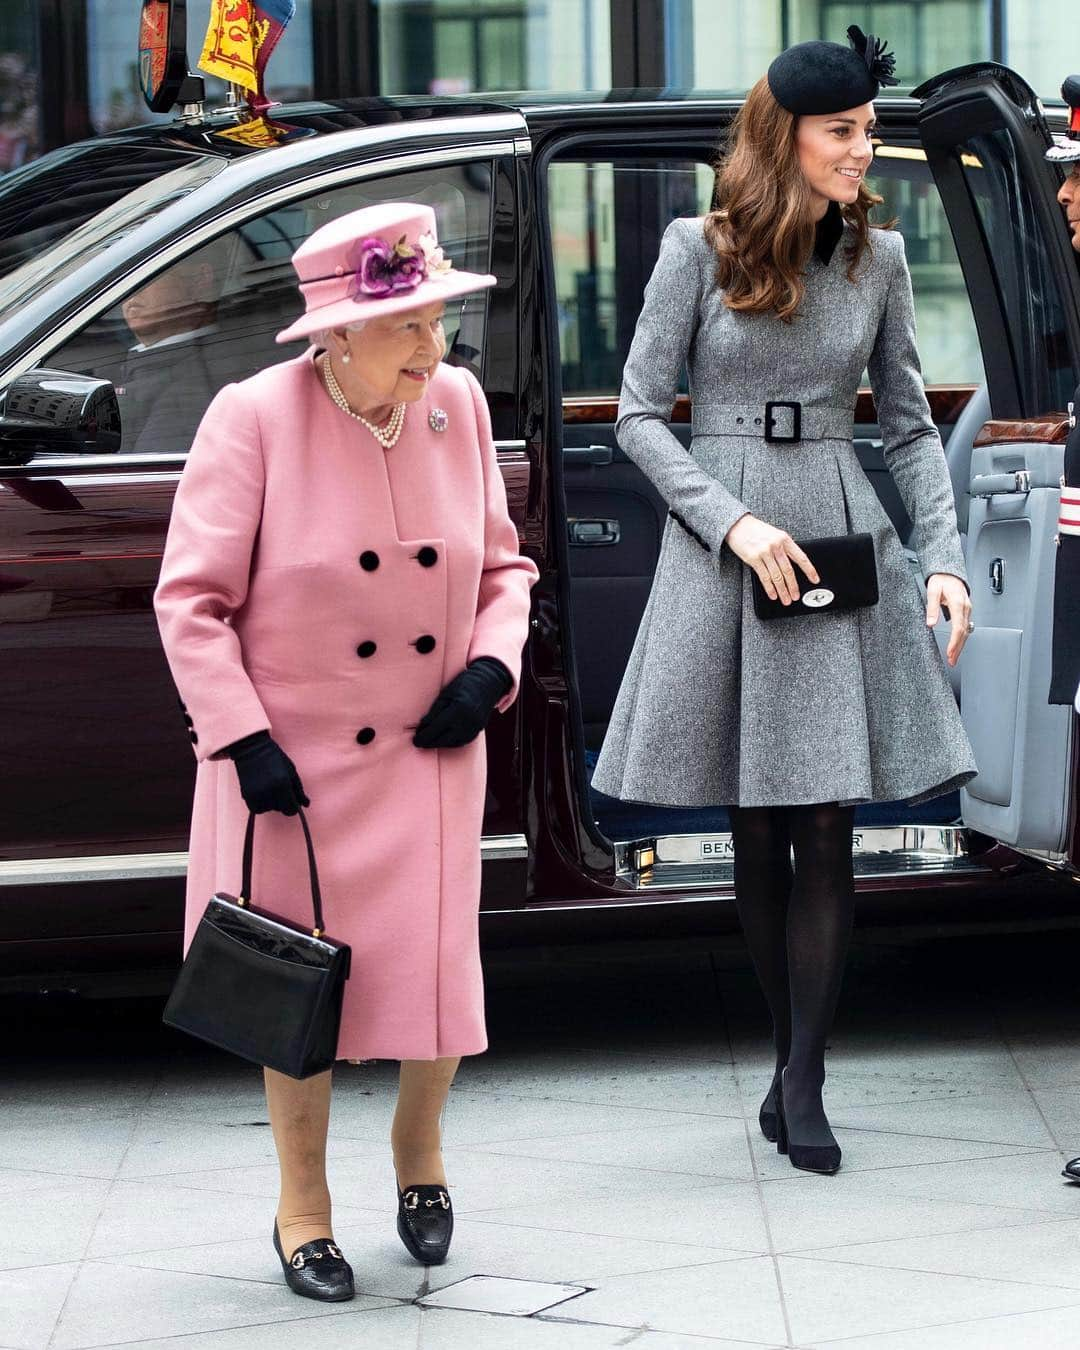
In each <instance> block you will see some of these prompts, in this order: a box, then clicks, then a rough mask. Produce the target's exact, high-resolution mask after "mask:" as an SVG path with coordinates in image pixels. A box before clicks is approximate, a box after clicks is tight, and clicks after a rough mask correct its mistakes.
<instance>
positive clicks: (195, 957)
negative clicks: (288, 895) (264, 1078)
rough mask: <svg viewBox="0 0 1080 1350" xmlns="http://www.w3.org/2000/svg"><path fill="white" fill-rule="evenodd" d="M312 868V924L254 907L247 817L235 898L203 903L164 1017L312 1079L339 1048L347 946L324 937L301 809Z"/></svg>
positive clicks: (251, 821) (214, 1042) (251, 840)
mask: <svg viewBox="0 0 1080 1350" xmlns="http://www.w3.org/2000/svg"><path fill="white" fill-rule="evenodd" d="M299 816H300V824H301V825H302V826H303V829H304V840H305V843H306V845H307V855H308V868H309V870H310V874H311V904H312V910H313V912H314V919H315V923H314V927H313V928H311V929H304V928H298V927H297V926H296V925H295V924H292V923H289V922H288V921H287V920H285V919H279V918H276V917H275V916H274V915H272V914H268V913H266V912H264V911H259V910H254V909H251V908H250V904H251V862H252V850H253V846H254V840H255V815H254V813H252V814H251V815H249V817H248V823H247V830H246V832H245V834H244V861H243V868H242V871H241V883H240V885H241V893H240V895H239V897H236V896H232V895H225V894H222V893H220V892H219V893H218V894H216V895H214V896H213V897H212V898H211V900H210V903H209V904H208V905H207V906H206V913H205V914H204V915H203V916H202V918H201V919H200V920H199V926H198V928H196V930H195V936H194V937H193V938H192V940H191V946H190V947H189V948H188V954H187V959H186V960H185V961H184V964H183V966H182V967H181V970H180V974H179V976H178V977H177V980H176V984H175V986H174V988H173V991H172V994H171V995H170V997H169V1001H168V1003H167V1004H166V1006H165V1012H164V1015H163V1018H162V1020H163V1021H164V1022H165V1023H166V1024H167V1025H168V1026H170V1027H176V1028H177V1029H178V1030H179V1031H186V1032H188V1033H189V1034H190V1035H192V1036H197V1037H198V1038H199V1039H200V1040H203V1041H208V1042H209V1043H210V1044H211V1045H216V1046H218V1047H219V1048H220V1049H222V1050H229V1051H231V1052H232V1053H233V1054H234V1055H239V1056H240V1057H241V1058H242V1059H248V1060H251V1061H253V1062H254V1063H255V1064H262V1065H265V1066H266V1067H267V1068H270V1069H277V1070H278V1071H279V1072H280V1073H285V1074H288V1075H289V1076H290V1077H292V1078H309V1077H310V1076H311V1075H312V1074H315V1073H321V1072H322V1071H323V1070H324V1069H329V1068H330V1067H331V1066H332V1065H333V1063H334V1058H335V1055H336V1052H337V1040H338V1029H339V1027H340V1025H341V1000H342V996H343V994H344V992H345V981H346V980H347V979H348V978H349V966H350V956H351V952H350V948H349V947H348V946H347V945H345V944H344V943H341V942H333V941H331V939H330V938H327V937H324V935H323V913H322V895H321V893H320V891H319V874H318V870H317V869H316V866H315V850H314V848H313V847H312V843H311V832H310V830H309V829H308V823H307V820H306V818H305V816H304V813H303V811H300V812H299Z"/></svg>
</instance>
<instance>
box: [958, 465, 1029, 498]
mask: <svg viewBox="0 0 1080 1350" xmlns="http://www.w3.org/2000/svg"><path fill="white" fill-rule="evenodd" d="M1030 491H1031V473H1030V472H1029V470H1027V469H1016V470H1013V471H1012V472H1010V473H979V474H976V475H975V477H974V478H973V479H972V480H971V495H972V496H973V497H1003V496H1006V495H1009V494H1011V493H1014V492H1019V493H1027V492H1030Z"/></svg>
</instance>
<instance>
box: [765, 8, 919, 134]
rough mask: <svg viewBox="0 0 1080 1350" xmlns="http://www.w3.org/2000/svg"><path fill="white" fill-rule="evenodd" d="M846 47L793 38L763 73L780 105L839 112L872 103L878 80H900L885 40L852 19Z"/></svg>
mask: <svg viewBox="0 0 1080 1350" xmlns="http://www.w3.org/2000/svg"><path fill="white" fill-rule="evenodd" d="M847 32H848V41H849V42H850V44H851V45H850V46H849V47H844V46H842V45H841V44H840V43H839V42H797V43H796V44H795V46H794V47H788V49H787V50H786V51H783V52H781V53H780V55H779V56H778V57H777V58H776V59H775V61H773V63H772V64H771V65H770V66H769V69H768V72H767V76H766V78H767V79H768V81H769V88H770V89H771V90H772V96H773V98H775V99H776V101H777V103H779V104H780V106H781V107H782V108H786V109H787V110H788V112H791V113H796V114H798V115H804V114H811V115H813V114H826V113H834V112H842V111H843V110H844V109H845V108H857V107H858V106H859V105H860V104H863V103H870V102H872V101H873V100H874V99H875V98H877V96H878V91H879V89H880V87H881V86H882V85H893V84H899V83H900V81H899V80H898V79H897V78H896V76H895V74H894V71H895V70H896V57H895V56H894V55H893V54H892V52H890V51H889V49H888V44H887V43H886V42H883V41H882V40H881V38H878V37H875V36H874V35H873V34H872V33H870V34H866V33H864V32H863V31H862V29H861V28H859V27H858V25H857V24H852V25H851V27H850V28H849V29H848V30H847Z"/></svg>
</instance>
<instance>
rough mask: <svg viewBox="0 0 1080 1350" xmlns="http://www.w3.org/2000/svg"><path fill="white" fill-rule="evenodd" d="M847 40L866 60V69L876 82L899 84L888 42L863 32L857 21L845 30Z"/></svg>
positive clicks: (894, 61)
mask: <svg viewBox="0 0 1080 1350" xmlns="http://www.w3.org/2000/svg"><path fill="white" fill-rule="evenodd" d="M847 35H848V41H849V42H850V43H851V45H852V47H854V48H855V51H856V52H857V53H858V54H859V56H861V57H862V59H863V60H864V61H865V62H866V69H867V70H868V71H869V72H870V74H871V75H872V76H873V78H874V79H875V80H877V82H878V84H884V85H893V84H899V83H900V81H899V80H898V79H897V78H896V76H895V74H894V72H895V70H896V57H895V56H894V55H893V53H892V52H891V51H889V44H888V43H887V42H883V41H882V40H881V38H877V37H875V36H874V35H873V33H869V34H867V33H864V32H863V30H862V29H861V28H860V27H859V25H858V24H857V23H853V24H852V25H851V27H850V28H849V29H848V30H847Z"/></svg>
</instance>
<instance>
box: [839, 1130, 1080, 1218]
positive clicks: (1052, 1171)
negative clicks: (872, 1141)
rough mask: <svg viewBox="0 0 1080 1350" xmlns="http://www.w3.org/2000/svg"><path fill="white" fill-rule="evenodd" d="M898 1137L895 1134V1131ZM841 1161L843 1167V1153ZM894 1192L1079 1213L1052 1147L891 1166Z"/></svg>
mask: <svg viewBox="0 0 1080 1350" xmlns="http://www.w3.org/2000/svg"><path fill="white" fill-rule="evenodd" d="M895 1137H897V1138H898V1137H899V1136H895ZM844 1166H845V1167H846V1166H847V1160H846V1158H845V1161H844ZM889 1182H890V1184H891V1185H892V1187H893V1190H894V1192H895V1193H896V1194H897V1195H912V1196H921V1197H924V1198H927V1199H930V1200H959V1201H962V1202H965V1203H968V1204H973V1205H977V1204H980V1203H986V1202H987V1201H989V1202H990V1203H991V1204H994V1205H998V1206H1004V1207H1007V1208H1010V1209H1020V1210H1032V1209H1036V1210H1044V1211H1050V1212H1052V1213H1055V1214H1056V1213H1064V1214H1067V1215H1068V1216H1069V1217H1070V1218H1075V1217H1076V1216H1077V1215H1080V1188H1078V1187H1076V1186H1075V1185H1070V1184H1069V1183H1068V1182H1067V1181H1064V1180H1063V1179H1062V1177H1061V1155H1060V1153H1058V1152H1039V1153H1014V1154H1011V1155H1009V1154H1004V1153H1003V1154H1002V1155H1001V1156H1000V1157H989V1158H986V1157H984V1158H968V1159H958V1160H956V1161H954V1162H951V1163H949V1164H948V1165H947V1166H943V1165H934V1166H922V1167H897V1168H895V1169H894V1170H893V1171H892V1172H891V1173H890V1174H889Z"/></svg>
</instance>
